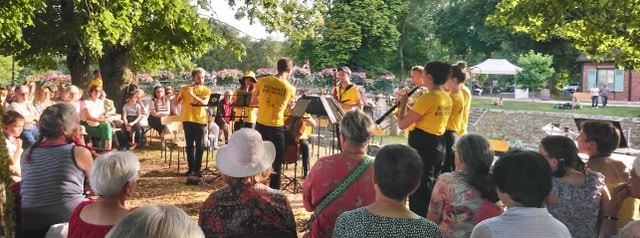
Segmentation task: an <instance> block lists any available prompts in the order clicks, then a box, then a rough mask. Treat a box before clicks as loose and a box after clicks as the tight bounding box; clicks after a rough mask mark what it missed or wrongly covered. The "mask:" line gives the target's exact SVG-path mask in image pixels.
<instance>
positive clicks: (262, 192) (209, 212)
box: [198, 128, 296, 237]
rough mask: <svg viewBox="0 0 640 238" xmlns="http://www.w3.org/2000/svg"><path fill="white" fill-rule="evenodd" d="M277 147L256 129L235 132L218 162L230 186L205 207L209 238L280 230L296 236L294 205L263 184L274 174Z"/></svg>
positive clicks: (202, 223)
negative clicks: (263, 137)
mask: <svg viewBox="0 0 640 238" xmlns="http://www.w3.org/2000/svg"><path fill="white" fill-rule="evenodd" d="M275 153H276V152H275V146H274V145H273V144H272V143H271V142H269V141H262V136H260V133H258V131H256V130H254V129H249V128H242V129H240V130H238V131H236V132H234V133H233V135H232V136H231V138H230V140H229V144H228V145H226V146H223V147H222V148H220V149H219V150H218V155H217V156H216V162H217V166H218V169H220V172H221V173H222V178H223V180H224V181H225V183H226V184H227V187H225V188H222V189H220V190H218V191H216V192H214V193H212V194H211V195H210V196H209V198H207V200H205V201H204V203H203V204H202V208H201V209H200V217H199V221H198V222H199V224H200V227H201V228H202V231H203V232H204V233H205V235H206V236H207V237H229V236H237V235H246V234H256V233H257V234H260V233H268V232H276V231H280V232H283V233H287V232H288V235H284V236H281V237H296V223H295V219H294V217H293V211H292V210H291V204H290V203H289V200H287V197H286V196H285V195H284V193H282V191H280V190H275V189H272V188H269V187H268V186H266V185H264V184H262V182H264V181H265V180H266V179H267V178H268V177H269V175H270V174H271V164H272V163H273V161H274V159H275Z"/></svg>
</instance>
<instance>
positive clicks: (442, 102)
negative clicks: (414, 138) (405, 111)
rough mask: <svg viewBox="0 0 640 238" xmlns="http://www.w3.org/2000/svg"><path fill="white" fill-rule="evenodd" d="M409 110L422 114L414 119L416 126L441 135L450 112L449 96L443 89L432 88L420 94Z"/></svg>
mask: <svg viewBox="0 0 640 238" xmlns="http://www.w3.org/2000/svg"><path fill="white" fill-rule="evenodd" d="M411 110H413V111H414V112H416V113H418V114H420V115H422V116H421V117H420V119H418V120H417V121H416V128H418V129H421V130H423V131H425V132H427V133H429V134H432V135H436V136H441V135H443V134H444V131H445V127H446V125H447V120H449V115H450V114H451V98H450V97H449V95H447V93H445V92H443V91H440V90H434V91H431V92H428V93H426V94H424V95H422V96H420V97H419V98H418V100H417V101H416V104H415V105H413V108H412V109H411Z"/></svg>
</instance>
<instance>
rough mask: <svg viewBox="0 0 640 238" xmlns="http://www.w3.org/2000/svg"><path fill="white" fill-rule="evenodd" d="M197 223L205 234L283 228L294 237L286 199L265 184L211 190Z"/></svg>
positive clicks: (247, 232)
mask: <svg viewBox="0 0 640 238" xmlns="http://www.w3.org/2000/svg"><path fill="white" fill-rule="evenodd" d="M198 223H199V224H200V228H202V231H203V232H204V234H205V236H206V237H228V236H233V235H241V234H253V233H261V232H269V231H282V230H287V231H289V233H291V237H296V236H297V234H296V221H295V219H294V217H293V211H292V210H291V204H290V203H289V200H287V197H286V196H285V195H284V193H282V191H279V190H275V189H271V188H269V187H267V186H266V185H264V184H256V185H253V186H234V187H230V186H228V187H225V188H222V189H220V190H218V191H216V192H214V193H212V194H211V195H210V196H209V198H207V200H205V201H204V203H203V204H202V208H201V209H200V217H199V221H198Z"/></svg>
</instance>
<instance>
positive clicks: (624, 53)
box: [487, 0, 640, 70]
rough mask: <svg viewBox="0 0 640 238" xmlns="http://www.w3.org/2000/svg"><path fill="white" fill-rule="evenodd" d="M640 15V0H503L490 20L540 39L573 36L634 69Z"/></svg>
mask: <svg viewBox="0 0 640 238" xmlns="http://www.w3.org/2000/svg"><path fill="white" fill-rule="evenodd" d="M638 19H640V5H639V4H638V1H601V0H596V1H589V0H572V1H552V0H533V1H524V0H515V1H513V0H503V1H502V2H500V3H499V4H498V7H497V9H496V12H495V13H494V14H493V15H491V16H489V18H488V19H487V21H488V22H489V23H491V24H496V25H501V26H509V27H510V28H511V29H512V31H514V32H526V33H528V34H531V35H532V36H533V37H534V38H536V39H538V40H546V39H550V38H552V37H554V36H557V37H561V38H565V39H569V40H571V41H572V42H573V43H572V44H573V46H574V47H576V49H578V50H580V51H583V52H586V53H587V54H588V55H589V56H590V57H591V58H592V59H594V60H599V61H601V60H609V59H613V60H615V61H616V63H617V64H618V66H619V67H621V68H626V69H631V70H634V69H640V64H638V63H640V21H638Z"/></svg>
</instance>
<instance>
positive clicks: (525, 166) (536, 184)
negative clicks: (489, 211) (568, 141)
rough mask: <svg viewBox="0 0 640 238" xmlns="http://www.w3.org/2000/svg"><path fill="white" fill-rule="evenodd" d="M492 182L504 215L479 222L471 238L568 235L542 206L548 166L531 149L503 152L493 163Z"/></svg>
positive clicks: (548, 179) (548, 185)
mask: <svg viewBox="0 0 640 238" xmlns="http://www.w3.org/2000/svg"><path fill="white" fill-rule="evenodd" d="M492 181H493V182H494V184H495V185H496V187H497V192H498V197H499V198H500V200H501V201H502V203H503V204H504V205H505V206H506V207H507V210H506V211H505V212H504V214H502V215H500V216H497V217H493V218H489V219H487V220H484V221H482V222H480V223H479V224H478V225H476V227H474V228H473V232H472V233H471V237H477V238H480V237H482V238H491V237H496V238H497V237H519V238H529V237H531V238H540V237H554V238H560V237H567V238H569V237H571V233H570V232H569V229H567V227H566V226H565V225H564V224H562V222H560V221H558V219H556V218H554V217H553V216H552V215H551V214H550V213H549V211H547V208H546V207H545V206H544V205H545V199H546V198H547V197H548V196H549V193H550V192H551V187H552V183H551V167H550V166H549V162H547V159H545V158H544V157H543V156H542V155H540V154H538V153H537V152H533V151H522V150H514V151H509V152H507V153H506V154H505V155H504V156H503V157H501V158H500V159H498V161H496V163H495V164H494V165H493V174H492Z"/></svg>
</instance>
